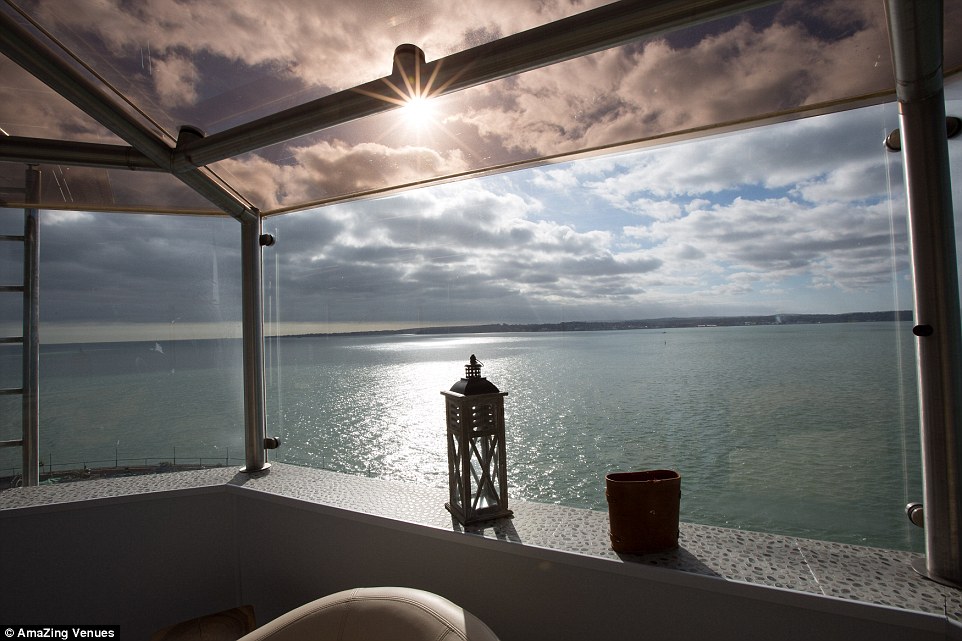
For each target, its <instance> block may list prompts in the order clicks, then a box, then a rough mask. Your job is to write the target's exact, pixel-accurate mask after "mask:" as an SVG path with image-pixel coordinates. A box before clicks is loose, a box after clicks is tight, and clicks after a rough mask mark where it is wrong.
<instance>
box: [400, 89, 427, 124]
mask: <svg viewBox="0 0 962 641" xmlns="http://www.w3.org/2000/svg"><path fill="white" fill-rule="evenodd" d="M401 111H402V112H403V113H404V119H405V120H406V121H407V122H408V124H410V125H411V126H413V127H417V128H419V129H420V128H422V127H426V126H427V125H429V124H431V123H432V122H433V121H434V105H433V104H432V103H431V101H430V100H428V99H427V98H423V97H421V96H415V97H414V98H411V99H410V100H408V101H407V102H405V103H404V107H402V108H401Z"/></svg>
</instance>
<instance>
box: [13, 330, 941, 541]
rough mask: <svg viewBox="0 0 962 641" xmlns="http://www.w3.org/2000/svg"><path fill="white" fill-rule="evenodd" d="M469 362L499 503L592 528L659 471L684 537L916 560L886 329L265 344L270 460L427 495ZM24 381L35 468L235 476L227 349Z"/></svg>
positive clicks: (91, 365)
mask: <svg viewBox="0 0 962 641" xmlns="http://www.w3.org/2000/svg"><path fill="white" fill-rule="evenodd" d="M472 354H475V355H477V357H478V359H479V360H480V361H481V362H482V363H483V364H484V367H483V369H482V375H484V376H486V377H487V378H488V379H489V380H490V381H491V382H493V383H494V384H495V385H497V386H498V388H499V389H500V390H501V391H503V392H507V393H508V395H507V396H506V397H505V426H506V441H507V443H506V450H507V458H508V483H509V496H510V498H511V499H513V500H519V499H520V500H526V501H537V502H549V503H559V504H563V505H570V506H576V507H582V508H587V509H595V510H604V509H606V504H605V497H604V476H605V474H607V473H609V472H615V471H631V470H641V469H655V468H670V469H674V470H677V471H678V472H679V473H680V474H681V477H682V489H683V496H682V505H681V512H682V520H684V521H690V522H695V523H703V524H709V525H717V526H723V527H734V528H745V529H751V530H758V531H767V532H775V533H783V534H790V535H796V536H803V537H809V538H817V539H825V540H834V541H842V542H849V543H857V544H862V545H873V546H879V547H889V548H897V549H913V550H920V549H921V548H922V545H923V543H922V536H921V530H918V529H917V528H915V527H914V526H912V525H911V524H910V523H909V522H908V520H907V519H906V517H905V514H904V507H905V504H906V503H907V502H909V501H915V500H921V481H920V475H921V472H920V467H921V466H920V453H919V444H918V407H917V398H916V381H915V355H914V347H913V339H912V335H911V330H910V327H909V326H908V325H906V324H904V323H895V322H888V323H848V324H824V325H774V326H744V327H703V328H687V329H664V330H662V329H647V330H624V331H599V332H537V333H535V332H532V333H491V334H436V335H380V336H315V337H284V338H272V339H269V340H268V351H267V356H268V364H269V366H268V368H267V381H266V382H267V391H268V394H267V409H268V433H269V434H271V435H276V436H279V437H281V438H282V440H283V442H284V444H283V446H282V448H281V449H280V450H277V451H275V452H272V453H271V457H272V460H277V461H285V462H289V463H293V464H298V465H307V466H313V467H318V468H324V469H329V470H334V471H340V472H346V473H351V474H361V475H367V476H372V477H378V478H384V479H390V480H396V481H403V482H410V483H418V484H423V485H428V486H432V487H445V486H446V484H447V459H446V457H447V449H446V444H445V425H444V398H443V397H442V396H441V395H440V391H441V390H446V389H449V388H450V387H451V385H452V384H454V383H455V382H456V381H458V380H459V379H460V378H461V377H462V376H463V375H464V367H463V366H464V364H465V363H466V362H467V361H468V358H469V357H470V356H471V355H472ZM13 360H14V359H13V358H12V354H10V353H5V354H4V356H3V358H2V359H0V376H2V377H8V376H9V375H10V372H11V371H13V370H14V369H15V367H14V364H13ZM41 370H42V391H41V458H42V460H43V461H44V463H45V465H47V466H49V465H53V466H54V469H63V468H64V467H69V466H71V465H73V466H78V467H79V466H80V465H82V464H87V465H89V466H103V465H112V464H114V463H117V464H120V465H125V464H131V463H129V461H134V462H136V461H137V460H138V459H139V458H140V457H143V459H144V461H145V462H147V461H150V462H156V461H158V460H167V461H171V462H174V461H177V462H192V460H193V461H196V460H197V459H199V458H204V460H205V461H206V462H208V463H211V464H213V463H216V462H221V463H229V464H240V463H241V462H242V460H243V416H242V403H241V394H242V391H241V390H242V381H241V359H240V345H239V343H238V342H237V341H167V342H160V343H114V344H99V345H95V344H90V345H66V346H65V345H58V346H49V347H45V348H44V349H43V350H42V362H41ZM8 409H9V408H8V406H7V405H4V406H3V413H4V419H3V426H4V427H3V429H4V430H5V431H8V432H9V431H12V430H13V429H14V428H13V427H12V426H11V424H12V423H13V421H11V420H9V416H11V415H12V414H13V412H11V411H8ZM16 414H17V416H19V413H18V412H17V413H16ZM0 437H3V438H11V437H10V436H6V435H0ZM0 454H2V456H3V457H4V458H0V468H4V467H8V468H9V467H15V466H16V461H15V457H12V456H11V455H10V454H11V453H10V450H5V451H3V452H2V453H0ZM124 461H128V463H124ZM78 462H79V464H78Z"/></svg>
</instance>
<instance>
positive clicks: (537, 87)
mask: <svg viewBox="0 0 962 641" xmlns="http://www.w3.org/2000/svg"><path fill="white" fill-rule="evenodd" d="M0 19H2V21H0V45H2V46H0V51H3V52H4V53H5V55H0V205H7V206H12V207H19V206H23V205H24V204H25V202H26V199H25V198H24V196H23V194H22V193H19V192H17V191H15V190H11V189H10V187H11V186H14V187H15V186H17V185H21V184H22V182H23V175H24V164H25V163H28V162H32V163H40V164H41V168H42V169H43V170H44V181H43V193H42V196H41V202H40V203H39V204H40V206H41V207H43V208H59V209H79V210H92V211H162V212H171V213H202V214H223V213H224V212H227V213H230V214H232V215H234V216H236V217H240V216H241V215H242V214H243V213H244V212H247V211H253V212H259V213H260V214H262V215H268V214H276V213H282V212H285V211H293V210H300V209H305V208H309V207H313V206H317V205H319V204H324V203H329V202H336V201H340V200H347V199H352V198H358V197H364V196H369V195H372V194H381V193H386V192H389V191H391V190H396V189H403V188H406V187H411V186H415V185H421V184H425V183H429V182H433V181H439V180H450V179H453V178H458V177H463V176H468V175H474V174H478V173H483V172H490V171H501V170H505V169H510V168H514V167H519V166H524V165H527V164H531V163H539V162H550V161H552V160H557V159H562V158H568V157H571V156H572V155H576V154H584V153H597V152H600V151H605V150H611V149H617V148H623V147H626V146H639V145H645V144H654V143H659V142H664V141H666V140H672V139H677V138H678V137H684V136H695V135H703V134H704V133H707V132H715V131H721V130H725V129H732V128H738V127H744V126H750V125H753V124H756V123H759V122H765V121H775V120H785V119H789V118H795V117H800V116H804V115H809V114H817V113H825V112H827V111H833V110H840V109H847V108H852V107H856V106H861V105H865V104H871V103H877V102H882V101H889V100H892V99H894V95H895V82H894V79H893V71H892V61H891V54H890V51H889V45H888V35H887V31H886V20H885V15H884V5H883V3H882V2H880V1H879V0H859V1H853V0H819V1H818V2H811V1H806V2H793V1H788V2H782V3H770V2H757V1H756V2H744V1H741V2H739V1H734V0H683V1H680V2H679V1H678V0H675V1H673V2H668V1H654V0H653V1H651V2H646V3H638V2H632V1H622V2H616V3H612V4H605V3H603V2H599V1H597V0H585V1H578V0H571V1H566V0H554V1H545V0H532V1H528V0H524V1H521V0H492V1H490V2H451V1H449V0H445V1H443V2H442V1H441V0H427V1H423V0H386V1H378V2H373V1H372V2H367V1H365V0H361V1H360V2H352V3H345V2H342V1H341V0H272V1H271V2H260V1H255V0H251V1H248V2H237V1H236V0H205V1H204V2H195V1H193V0H145V1H142V2H132V1H130V0H69V1H68V0H62V1H56V0H55V1H50V0H46V1H34V0H24V1H19V2H15V1H13V0H6V1H5V2H4V3H2V4H0ZM559 21H561V22H559ZM944 23H945V24H946V25H952V24H956V25H958V24H962V0H947V1H946V2H945V21H944ZM404 43H412V44H414V45H416V46H417V47H420V49H421V50H422V51H423V53H424V57H425V63H424V64H423V66H420V64H419V63H417V62H416V58H417V56H416V55H415V56H414V57H412V58H402V59H401V60H400V63H399V64H400V65H401V67H402V69H403V71H404V72H406V73H394V64H395V63H394V52H395V49H396V48H397V47H398V46H399V45H402V44H404ZM24 67H26V68H27V69H29V71H28V70H27V69H25V68H24ZM960 67H962V40H960V39H958V38H949V37H947V38H946V39H945V51H944V69H945V70H946V73H953V72H956V71H957V70H958V69H959V68H960ZM415 69H417V70H419V72H420V77H419V79H415V80H414V85H416V86H414V85H411V84H410V83H408V86H406V85H405V82H404V76H405V75H406V76H408V77H413V75H414V70H415ZM38 77H39V78H40V79H38ZM51 87H53V88H51ZM412 87H413V88H412ZM417 87H420V91H421V92H424V93H427V94H430V95H432V96H435V97H433V98H432V100H430V101H429V104H430V105H431V113H429V114H427V115H424V116H423V117H419V116H417V115H416V114H415V113H414V112H413V110H411V109H408V108H403V109H402V108H399V107H398V103H401V102H403V101H402V100H401V99H400V98H401V97H404V98H406V97H407V96H406V95H407V94H410V93H412V91H413V92H414V93H417V92H418V91H419V90H418V88H417ZM58 92H59V93H58ZM61 93H62V94H64V95H65V96H67V97H63V96H61V95H60V94H61ZM78 105H79V106H78ZM185 126H186V127H188V129H187V130H186V133H184V134H180V133H179V132H180V131H181V129H182V128H184V127H185ZM197 130H199V131H197ZM195 131H197V133H195ZM178 138H180V141H179V142H178Z"/></svg>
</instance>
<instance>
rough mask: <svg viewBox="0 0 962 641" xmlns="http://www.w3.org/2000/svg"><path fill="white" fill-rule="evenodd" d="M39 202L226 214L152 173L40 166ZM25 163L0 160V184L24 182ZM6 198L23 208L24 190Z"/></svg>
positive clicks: (101, 208) (121, 209) (46, 205)
mask: <svg viewBox="0 0 962 641" xmlns="http://www.w3.org/2000/svg"><path fill="white" fill-rule="evenodd" d="M40 171H41V181H40V184H41V196H40V197H41V201H40V202H41V205H42V206H43V207H44V208H47V209H71V210H80V211H87V210H95V211H119V212H128V211H148V212H160V213H164V212H178V213H196V214H206V215H215V216H226V214H224V212H223V211H221V210H219V209H217V208H216V207H215V206H214V205H212V204H211V203H210V202H208V201H207V200H206V199H204V198H203V197H201V196H200V195H198V194H197V193H196V192H195V191H194V190H192V189H191V188H190V187H188V186H187V185H185V184H184V183H182V182H181V181H179V180H178V179H177V178H175V177H174V176H171V175H170V174H165V173H160V172H148V171H127V170H117V169H97V168H93V167H68V166H66V165H40ZM23 173H24V165H23V164H22V163H5V162H0V184H6V185H21V186H22V185H23ZM0 198H2V199H3V200H2V202H4V203H5V204H7V205H9V206H11V207H23V206H24V204H25V201H24V198H23V195H22V193H21V194H10V195H7V194H2V195H0Z"/></svg>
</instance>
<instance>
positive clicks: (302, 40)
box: [15, 0, 606, 134]
mask: <svg viewBox="0 0 962 641" xmlns="http://www.w3.org/2000/svg"><path fill="white" fill-rule="evenodd" d="M605 3H606V2H605V1H604V0H579V1H565V0H553V1H552V0H548V1H545V0H493V1H488V2H467V1H461V2H450V1H447V0H445V1H441V0H433V1H432V0H379V1H378V2H343V1H342V0H271V2H256V1H249V2H237V1H236V0H205V1H204V2H184V1H183V0H150V1H149V2H131V1H128V0H76V1H75V2H71V3H69V4H64V3H55V2H42V1H40V0H28V1H21V2H16V3H15V4H17V5H18V6H19V7H20V8H21V9H22V10H23V12H24V13H26V14H28V15H29V16H30V17H31V18H32V19H34V20H35V21H36V22H37V23H39V24H40V25H41V26H42V27H43V28H44V29H45V30H46V31H47V32H49V33H50V34H51V35H52V36H53V37H54V38H55V39H56V40H57V41H59V42H60V43H62V44H63V45H64V46H65V47H67V48H68V49H70V50H71V51H73V52H74V53H75V54H77V55H78V56H79V57H80V58H81V59H82V60H84V61H85V62H86V63H87V64H88V65H90V66H91V67H92V68H93V69H94V70H95V71H96V72H97V73H98V74H99V75H100V76H101V77H103V78H104V79H105V80H106V81H107V82H108V83H109V84H110V85H112V86H113V87H115V88H116V89H117V90H118V91H119V92H120V93H121V94H123V95H126V96H127V97H128V98H129V99H130V100H131V101H133V102H134V103H135V104H137V105H138V106H139V107H140V108H142V109H143V110H144V111H145V112H147V113H148V114H149V115H150V116H151V118H153V119H154V120H155V121H156V122H157V123H159V124H160V125H161V126H163V127H164V128H165V130H167V131H168V132H170V133H171V134H176V131H177V129H178V128H179V127H180V126H181V125H184V124H189V125H193V126H195V127H199V128H201V129H202V130H204V131H205V132H206V133H208V134H211V133H215V132H217V131H221V130H223V129H226V128H228V127H231V126H234V125H237V124H240V123H243V122H247V121H250V120H252V119H254V118H257V117H261V116H265V115H268V114H270V113H274V112H277V111H279V110H281V109H286V108H288V107H292V106H294V105H298V104H301V103H304V102H307V101H309V100H312V99H314V98H318V97H320V96H323V95H327V94H330V93H334V92H336V91H340V90H342V89H347V88H349V87H353V86H356V85H359V84H361V83H364V82H367V81H370V80H374V79H376V78H380V77H382V76H386V75H388V74H389V73H390V72H391V64H392V59H393V54H394V49H395V48H396V47H397V46H398V45H400V44H404V43H414V44H417V45H418V46H419V47H421V48H422V49H423V50H424V51H425V52H426V54H427V56H428V58H429V59H434V58H440V57H443V56H446V55H448V54H451V53H454V52H456V51H460V50H463V49H467V48H470V47H473V46H476V45H478V44H481V43H484V42H488V41H491V40H495V39H497V38H500V37H504V36H506V35H511V34H514V33H517V32H520V31H524V30H526V29H530V28H532V27H536V26H539V25H542V24H545V23H548V22H552V21H554V20H557V19H559V18H563V17H565V16H568V15H571V14H574V13H579V12H582V11H585V10H587V9H590V8H592V7H594V6H598V5H601V4H605Z"/></svg>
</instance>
